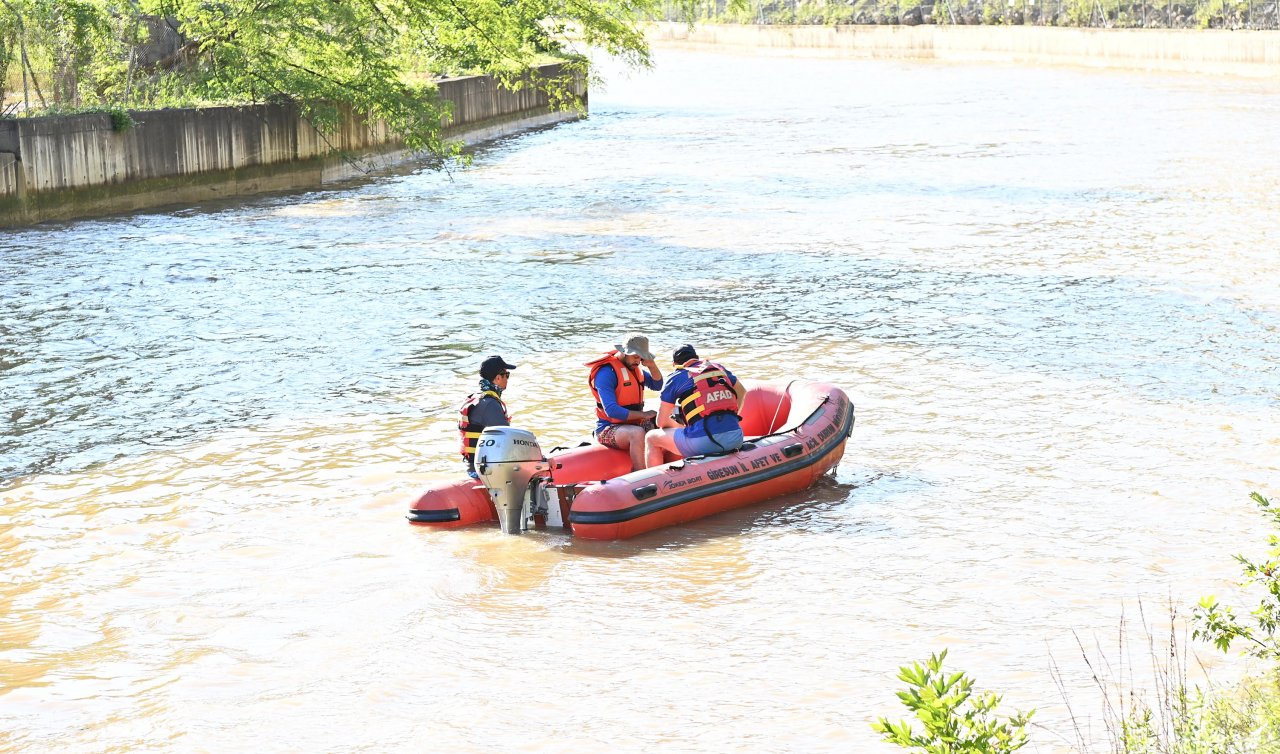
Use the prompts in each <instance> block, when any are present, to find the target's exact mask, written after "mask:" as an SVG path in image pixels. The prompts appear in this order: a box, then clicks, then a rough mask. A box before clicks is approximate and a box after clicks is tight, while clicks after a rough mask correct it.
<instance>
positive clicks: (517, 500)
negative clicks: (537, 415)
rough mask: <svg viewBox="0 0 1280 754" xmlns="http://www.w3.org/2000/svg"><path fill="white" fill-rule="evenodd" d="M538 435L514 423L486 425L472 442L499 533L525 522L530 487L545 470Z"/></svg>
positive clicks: (521, 526) (517, 530) (518, 529)
mask: <svg viewBox="0 0 1280 754" xmlns="http://www.w3.org/2000/svg"><path fill="white" fill-rule="evenodd" d="M548 466H549V464H548V463H547V460H546V459H545V458H543V456H542V448H541V447H539V445H538V438H537V437H535V436H534V434H533V433H532V432H529V431H527V430H523V429H516V428H515V427H487V428H486V429H485V430H484V431H483V432H481V433H480V438H479V440H478V442H477V444H476V472H477V473H479V474H480V478H481V479H482V480H483V481H484V486H485V487H486V488H488V490H489V498H490V499H491V500H493V507H494V509H495V510H496V511H497V512H498V524H499V526H501V527H502V533H503V534H519V533H520V532H522V531H524V529H525V528H526V527H527V525H528V519H529V516H530V503H531V500H530V494H529V493H530V488H531V486H532V482H533V480H534V478H535V477H537V476H545V475H546V474H547V469H548Z"/></svg>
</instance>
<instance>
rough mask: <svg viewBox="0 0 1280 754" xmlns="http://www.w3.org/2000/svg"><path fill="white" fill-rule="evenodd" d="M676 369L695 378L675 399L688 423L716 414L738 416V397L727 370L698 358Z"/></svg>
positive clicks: (712, 362)
mask: <svg viewBox="0 0 1280 754" xmlns="http://www.w3.org/2000/svg"><path fill="white" fill-rule="evenodd" d="M677 368H678V369H683V370H684V371H685V372H686V373H688V375H689V376H690V377H691V378H693V385H692V387H691V388H689V389H688V390H687V391H685V392H684V393H681V394H680V395H678V396H676V407H677V408H679V409H680V414H681V415H682V416H683V417H684V421H685V424H692V423H693V422H695V421H698V420H701V419H706V418H707V417H708V416H714V415H715V414H725V413H729V414H737V413H738V394H737V393H736V392H734V390H733V385H732V384H730V383H729V375H728V373H727V372H726V371H725V368H724V367H722V366H720V365H719V364H717V363H715V362H714V361H705V360H700V359H695V360H693V361H688V362H685V364H684V366H681V367H677Z"/></svg>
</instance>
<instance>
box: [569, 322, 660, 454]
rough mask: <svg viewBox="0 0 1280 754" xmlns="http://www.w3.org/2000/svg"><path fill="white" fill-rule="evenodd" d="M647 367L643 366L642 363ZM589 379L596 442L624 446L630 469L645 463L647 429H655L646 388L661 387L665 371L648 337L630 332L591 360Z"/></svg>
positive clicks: (653, 412)
mask: <svg viewBox="0 0 1280 754" xmlns="http://www.w3.org/2000/svg"><path fill="white" fill-rule="evenodd" d="M642 364H643V365H644V368H643V369H642V368H641V365H642ZM586 366H587V367H589V368H590V369H591V372H590V375H589V376H588V377H587V383H588V385H590V387H591V395H592V397H594V398H595V399H596V430H595V438H596V442H598V443H600V444H601V445H604V446H606V447H609V448H616V449H618V450H625V451H626V452H627V453H628V454H629V455H630V456H631V470H632V471H638V470H640V469H643V468H644V467H645V457H644V433H645V432H646V431H648V430H650V429H653V428H654V426H655V424H654V421H653V420H654V417H655V416H657V412H656V411H646V410H645V409H644V389H645V388H649V389H650V390H661V389H662V371H661V370H659V369H658V364H657V362H655V361H654V359H653V352H651V351H650V350H649V339H648V338H646V337H645V336H643V335H631V336H628V337H627V342H626V343H624V344H622V345H616V346H614V350H612V351H609V352H608V353H606V354H604V355H603V356H601V357H599V358H597V359H595V360H594V361H588V362H587V363H586Z"/></svg>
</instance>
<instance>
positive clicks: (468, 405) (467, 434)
mask: <svg viewBox="0 0 1280 754" xmlns="http://www.w3.org/2000/svg"><path fill="white" fill-rule="evenodd" d="M486 395H488V396H492V397H493V399H494V400H496V401H497V402H498V405H499V406H502V413H503V414H505V415H506V417H507V421H508V422H509V421H511V413H510V412H509V411H507V404H505V403H503V402H502V398H500V397H499V396H498V394H497V393H495V392H493V391H492V390H486V391H484V392H483V393H480V394H475V393H473V394H471V395H468V396H467V399H466V400H465V401H463V402H462V405H461V406H460V407H458V413H460V414H462V418H461V419H459V420H458V434H459V435H461V437H462V457H463V458H465V459H466V460H467V462H468V463H470V462H471V461H472V460H473V459H474V458H475V456H476V444H477V443H478V442H480V433H481V432H483V431H484V425H483V424H474V423H472V421H471V409H472V408H474V407H475V405H476V404H477V403H479V402H480V399H481V398H483V397H485V396H486Z"/></svg>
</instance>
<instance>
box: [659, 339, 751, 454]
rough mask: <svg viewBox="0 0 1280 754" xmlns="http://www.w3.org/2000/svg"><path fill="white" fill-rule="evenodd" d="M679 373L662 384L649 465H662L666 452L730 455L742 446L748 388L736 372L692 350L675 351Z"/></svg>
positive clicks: (690, 347)
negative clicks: (740, 380)
mask: <svg viewBox="0 0 1280 754" xmlns="http://www.w3.org/2000/svg"><path fill="white" fill-rule="evenodd" d="M671 361H672V363H673V364H674V365H675V367H676V370H675V371H674V372H672V373H671V376H670V377H668V378H667V382H666V384H665V385H663V386H662V397H661V398H660V400H661V401H662V403H661V405H660V406H659V407H658V429H653V430H650V431H649V432H648V434H646V435H645V438H644V445H645V461H646V462H647V463H648V465H649V466H650V467H653V466H657V465H659V464H661V463H662V461H663V457H664V453H675V454H677V455H680V456H682V457H684V458H688V457H689V456H701V455H708V454H715V453H729V452H732V451H735V450H737V449H738V448H739V447H741V446H742V440H743V437H742V424H741V419H739V418H738V412H740V411H741V410H742V402H743V399H745V398H746V395H747V389H746V387H744V386H743V385H742V383H741V382H738V378H737V377H734V376H733V372H730V371H729V370H728V369H725V368H724V367H723V366H721V365H720V364H717V363H716V362H714V361H706V360H704V359H699V358H698V352H697V351H695V350H694V349H693V346H691V345H689V344H687V343H686V344H685V345H683V346H680V347H679V348H677V349H676V352H675V353H674V354H672V356H671Z"/></svg>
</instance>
